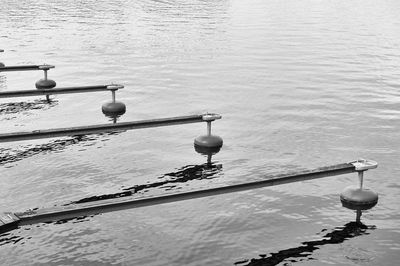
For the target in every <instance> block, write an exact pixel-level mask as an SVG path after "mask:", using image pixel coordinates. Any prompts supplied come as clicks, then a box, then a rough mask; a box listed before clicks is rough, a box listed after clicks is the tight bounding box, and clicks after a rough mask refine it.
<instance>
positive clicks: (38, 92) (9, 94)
mask: <svg viewBox="0 0 400 266" xmlns="http://www.w3.org/2000/svg"><path fill="white" fill-rule="evenodd" d="M111 88H112V89H114V90H118V89H122V88H124V86H122V85H116V84H111V85H95V86H80V87H65V88H54V89H41V90H19V91H3V92H0V98H14V97H27V96H44V95H46V96H47V95H57V94H71V93H86V92H97V91H109V90H111Z"/></svg>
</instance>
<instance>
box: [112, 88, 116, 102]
mask: <svg viewBox="0 0 400 266" xmlns="http://www.w3.org/2000/svg"><path fill="white" fill-rule="evenodd" d="M111 97H112V102H113V103H115V90H112V91H111Z"/></svg>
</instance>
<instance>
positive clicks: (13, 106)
mask: <svg viewBox="0 0 400 266" xmlns="http://www.w3.org/2000/svg"><path fill="white" fill-rule="evenodd" d="M57 104H58V101H54V100H53V101H50V102H48V101H47V100H45V99H43V100H35V101H33V102H12V103H2V104H0V115H12V114H18V113H21V112H27V111H32V110H48V109H50V108H52V107H54V106H56V105H57ZM4 119H7V120H9V119H11V118H4Z"/></svg>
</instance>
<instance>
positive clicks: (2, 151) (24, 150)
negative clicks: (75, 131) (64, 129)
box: [0, 133, 118, 166]
mask: <svg viewBox="0 0 400 266" xmlns="http://www.w3.org/2000/svg"><path fill="white" fill-rule="evenodd" d="M110 134H118V133H107V134H97V135H90V136H86V135H79V136H73V137H71V138H68V139H58V140H54V141H50V142H49V143H45V144H40V145H35V146H33V147H32V145H26V146H21V147H19V148H18V149H15V148H0V166H1V165H6V164H9V163H13V162H17V161H20V160H22V159H24V158H28V157H31V156H34V155H37V154H41V153H47V152H60V151H62V150H64V149H65V148H67V147H68V146H71V145H74V144H78V143H79V144H82V145H85V146H91V145H95V143H96V142H97V141H98V140H99V138H101V137H102V135H110ZM103 141H107V139H105V140H103Z"/></svg>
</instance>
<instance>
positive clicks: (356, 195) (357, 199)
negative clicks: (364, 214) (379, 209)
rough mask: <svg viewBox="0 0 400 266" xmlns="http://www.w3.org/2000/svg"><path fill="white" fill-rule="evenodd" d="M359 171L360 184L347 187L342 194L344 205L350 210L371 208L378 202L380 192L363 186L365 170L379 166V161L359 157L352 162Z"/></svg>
mask: <svg viewBox="0 0 400 266" xmlns="http://www.w3.org/2000/svg"><path fill="white" fill-rule="evenodd" d="M351 164H353V165H354V167H355V170H356V171H357V172H358V178H359V182H360V183H359V186H358V187H357V186H349V187H346V188H345V189H344V190H343V192H342V193H341V194H340V201H341V202H342V205H343V207H345V208H348V209H350V210H357V211H361V210H369V209H371V208H373V207H374V206H375V205H376V204H377V203H378V194H377V193H376V192H374V191H372V190H371V189H368V188H363V179H364V172H365V171H367V170H368V169H374V168H377V167H378V163H377V162H374V161H370V160H368V161H367V160H364V159H359V160H357V161H354V162H351Z"/></svg>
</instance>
